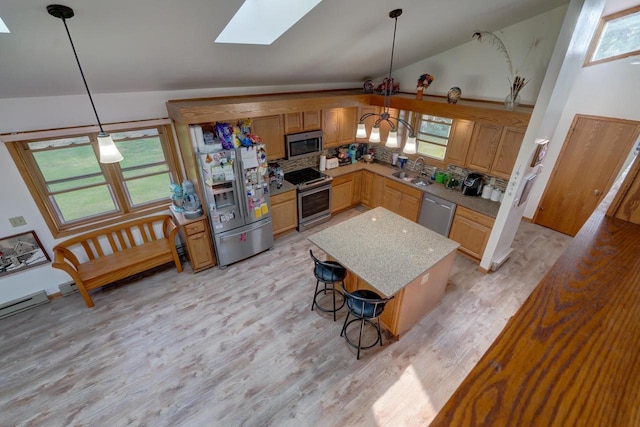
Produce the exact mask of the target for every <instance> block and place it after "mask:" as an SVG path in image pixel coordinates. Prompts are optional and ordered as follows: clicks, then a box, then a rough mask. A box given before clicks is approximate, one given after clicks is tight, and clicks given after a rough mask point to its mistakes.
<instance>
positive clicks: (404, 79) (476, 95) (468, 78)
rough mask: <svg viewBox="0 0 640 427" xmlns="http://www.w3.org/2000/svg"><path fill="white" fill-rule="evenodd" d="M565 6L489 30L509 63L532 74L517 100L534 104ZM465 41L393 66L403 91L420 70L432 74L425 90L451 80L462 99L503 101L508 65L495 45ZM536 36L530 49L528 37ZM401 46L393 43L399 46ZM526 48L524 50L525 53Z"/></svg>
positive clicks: (442, 88) (437, 90)
mask: <svg viewBox="0 0 640 427" xmlns="http://www.w3.org/2000/svg"><path fill="white" fill-rule="evenodd" d="M566 10H567V6H561V7H558V8H556V9H552V10H550V11H548V12H545V13H543V14H541V15H538V16H535V17H533V18H530V19H527V20H526V21H522V22H520V23H518V24H515V25H512V26H510V27H507V28H505V29H503V30H500V31H494V34H496V35H498V36H499V37H500V38H501V39H502V41H503V42H504V43H505V45H506V47H507V50H508V51H509V55H510V57H511V62H512V63H513V66H514V69H518V70H519V72H520V75H521V76H524V77H526V78H528V79H531V80H530V82H529V83H528V84H527V85H526V86H525V87H524V89H522V91H521V92H520V97H521V103H523V104H534V103H535V101H536V97H537V96H538V92H539V90H540V86H541V85H542V80H543V78H544V75H545V71H546V69H547V65H548V63H549V58H550V57H551V53H552V52H553V48H554V46H555V44H556V39H557V37H558V33H559V32H560V27H561V25H562V20H563V18H564V15H565V13H566ZM474 30H487V29H486V28H470V29H469V42H468V43H465V44H463V45H461V46H457V47H455V48H453V49H450V50H448V51H446V52H442V53H440V54H438V55H435V56H432V57H430V58H427V59H424V60H422V61H420V62H417V63H415V64H412V65H410V66H407V67H404V68H402V69H399V70H397V71H394V72H393V74H392V75H393V78H394V79H395V80H396V81H399V82H400V90H401V91H402V92H412V91H413V90H414V89H415V87H416V82H417V80H418V77H419V76H420V75H421V74H424V73H428V74H431V75H432V76H433V77H434V81H433V83H432V84H431V86H429V88H428V89H427V91H426V92H425V93H426V94H427V95H428V94H433V95H446V94H447V92H448V91H449V89H450V88H451V87H453V86H458V87H460V88H461V89H462V99H464V98H469V99H486V100H493V101H504V98H505V97H506V96H507V94H508V93H509V80H508V79H509V77H510V75H509V67H508V65H507V62H506V59H505V57H504V56H503V55H502V54H500V53H499V52H498V50H497V49H496V48H495V46H493V45H491V44H490V43H488V42H486V41H483V42H478V41H477V40H473V39H472V38H471V36H472V34H473V32H474ZM536 40H537V41H538V45H537V46H536V47H535V49H533V50H531V51H529V47H530V46H531V43H532V42H534V41H536ZM401 48H402V47H401V46H399V47H396V49H401ZM528 52H529V55H527V53H528Z"/></svg>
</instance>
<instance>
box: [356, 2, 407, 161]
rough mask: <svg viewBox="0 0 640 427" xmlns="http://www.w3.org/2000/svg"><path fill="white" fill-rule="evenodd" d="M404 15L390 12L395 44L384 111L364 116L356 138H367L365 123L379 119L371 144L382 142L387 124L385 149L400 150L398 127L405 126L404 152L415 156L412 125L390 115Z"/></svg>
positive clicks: (396, 11)
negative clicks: (382, 127)
mask: <svg viewBox="0 0 640 427" xmlns="http://www.w3.org/2000/svg"><path fill="white" fill-rule="evenodd" d="M400 15H402V9H394V10H392V11H391V12H389V18H392V19H394V20H395V23H394V26H393V42H392V44H391V61H390V62H389V76H388V77H387V78H386V79H384V81H383V85H384V89H383V97H384V98H383V103H382V105H383V107H382V108H383V111H382V113H381V114H376V113H367V114H363V115H362V116H361V117H360V122H359V123H358V130H357V132H356V138H366V137H367V130H366V127H365V124H364V121H365V120H367V119H368V118H369V117H378V119H377V120H376V121H375V123H374V124H373V128H372V129H371V135H370V136H369V142H373V143H377V142H380V123H383V122H384V123H387V124H388V125H389V128H390V130H389V136H388V137H387V141H386V143H385V147H389V148H398V147H399V146H400V142H399V141H398V126H400V124H403V125H404V126H405V127H406V128H407V129H408V130H409V136H408V138H407V141H406V144H405V148H404V150H403V152H404V153H407V154H415V153H416V134H415V131H414V130H413V127H411V125H410V124H409V123H408V122H407V121H405V120H403V119H401V118H400V117H391V115H390V114H389V108H390V107H391V95H392V93H393V79H392V78H391V71H392V69H393V51H394V49H395V45H396V28H397V26H398V16H400ZM394 120H395V122H396V123H397V124H398V125H397V126H396V125H395V124H394V122H393V121H394Z"/></svg>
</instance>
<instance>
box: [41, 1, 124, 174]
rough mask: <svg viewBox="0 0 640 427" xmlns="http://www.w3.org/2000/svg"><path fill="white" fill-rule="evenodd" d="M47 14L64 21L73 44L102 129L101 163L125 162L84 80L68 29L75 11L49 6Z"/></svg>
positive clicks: (99, 143) (100, 136) (99, 137)
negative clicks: (105, 127) (103, 123)
mask: <svg viewBox="0 0 640 427" xmlns="http://www.w3.org/2000/svg"><path fill="white" fill-rule="evenodd" d="M47 12H49V15H51V16H54V17H56V18H59V19H62V23H63V24H64V28H65V30H67V36H69V42H70V43H71V49H73V55H74V56H75V57H76V62H77V63H78V69H80V75H81V76H82V81H83V82H84V87H85V88H86V89H87V95H89V101H91V107H93V113H94V114H95V115H96V120H97V121H98V127H99V128H100V133H99V134H98V149H99V151H100V163H117V162H120V161H122V160H123V157H122V154H120V151H118V148H117V147H116V144H115V143H114V142H113V139H111V135H109V134H108V133H106V132H105V131H104V130H103V129H102V123H100V118H99V117H98V111H97V110H96V106H95V104H94V103H93V98H92V97H91V92H90V91H89V86H88V85H87V80H86V79H85V78H84V72H83V71H82V67H81V66H80V59H78V54H77V53H76V47H75V46H74V45H73V40H71V33H70V32H69V27H67V19H69V18H72V17H73V15H74V13H73V9H71V8H70V7H68V6H63V5H60V4H50V5H49V6H47Z"/></svg>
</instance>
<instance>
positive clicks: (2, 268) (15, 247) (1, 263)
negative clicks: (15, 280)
mask: <svg viewBox="0 0 640 427" xmlns="http://www.w3.org/2000/svg"><path fill="white" fill-rule="evenodd" d="M47 262H51V258H49V255H48V254H47V252H46V251H45V250H44V249H43V248H42V244H41V243H40V240H39V239H38V236H36V233H35V231H27V232H25V233H20V234H14V235H13V236H8V237H2V238H0V277H1V276H4V275H7V274H11V273H16V272H19V271H22V270H26V269H27V268H31V267H35V266H36V265H41V264H45V263H47Z"/></svg>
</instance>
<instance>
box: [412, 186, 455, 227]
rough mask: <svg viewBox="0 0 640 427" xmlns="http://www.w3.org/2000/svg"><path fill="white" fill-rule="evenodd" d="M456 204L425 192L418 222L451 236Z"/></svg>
mask: <svg viewBox="0 0 640 427" xmlns="http://www.w3.org/2000/svg"><path fill="white" fill-rule="evenodd" d="M456 206H457V205H456V204H455V203H453V202H450V201H448V200H444V199H441V198H440V197H437V196H434V195H433V194H429V193H425V194H424V197H423V198H422V206H421V207H420V218H419V219H418V223H419V224H421V225H424V226H425V227H427V228H428V229H430V230H433V231H435V232H436V233H439V234H442V235H443V236H444V237H449V230H450V229H451V222H452V221H453V215H454V213H455V212H456Z"/></svg>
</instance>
